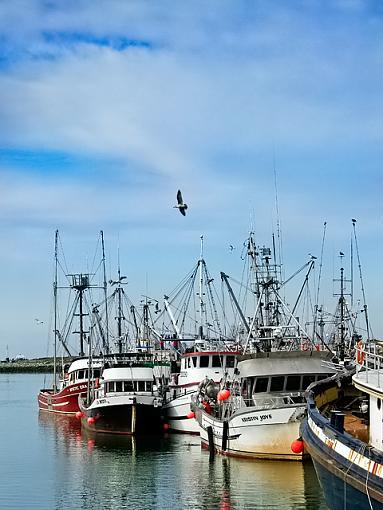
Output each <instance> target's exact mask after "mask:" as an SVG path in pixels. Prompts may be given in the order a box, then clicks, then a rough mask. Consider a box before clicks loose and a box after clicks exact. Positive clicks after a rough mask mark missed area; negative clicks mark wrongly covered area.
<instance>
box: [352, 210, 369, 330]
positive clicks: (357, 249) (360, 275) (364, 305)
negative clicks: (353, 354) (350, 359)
mask: <svg viewBox="0 0 383 510" xmlns="http://www.w3.org/2000/svg"><path fill="white" fill-rule="evenodd" d="M351 221H352V227H353V231H354V239H355V248H356V256H357V259H358V267H359V277H360V285H361V287H362V296H363V310H364V316H365V319H366V328H367V339H368V340H369V339H370V333H371V332H370V323H369V320H368V313H367V302H366V294H365V292H364V285H363V278H362V266H361V264H360V258H359V248H358V240H357V238H356V230H355V224H356V220H354V219H352V220H351Z"/></svg>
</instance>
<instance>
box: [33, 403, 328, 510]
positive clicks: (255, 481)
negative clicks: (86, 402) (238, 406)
mask: <svg viewBox="0 0 383 510" xmlns="http://www.w3.org/2000/svg"><path fill="white" fill-rule="evenodd" d="M39 424H40V427H41V429H42V431H43V432H44V434H45V435H46V436H47V437H49V434H51V439H52V449H53V450H54V463H55V471H54V472H55V476H54V479H53V490H54V498H53V499H54V501H55V502H56V507H55V508H57V509H58V508H80V509H89V508H92V509H93V508H121V509H124V508H129V509H163V508H167V507H169V508H172V509H174V510H176V509H186V508H187V509H192V510H193V509H195V510H201V509H206V510H210V509H219V510H224V509H225V510H229V509H230V510H235V509H238V510H240V509H273V508H275V509H277V508H278V509H280V508H284V509H312V510H322V509H325V508H326V506H325V504H324V500H323V496H322V494H321V491H320V488H319V484H318V482H317V480H316V476H315V472H314V470H313V467H312V465H311V463H306V464H304V465H302V464H300V463H295V462H278V461H264V460H263V461H249V460H241V459H233V458H226V457H222V456H216V457H215V458H214V459H213V460H211V459H210V457H209V453H208V452H207V451H205V450H201V447H200V442H199V438H198V437H194V436H192V437H189V436H182V435H181V436H180V435H175V434H164V435H163V436H140V437H137V438H134V437H126V436H122V437H120V436H109V435H101V434H97V435H94V434H91V433H89V432H85V431H81V428H80V424H79V422H78V421H77V420H75V419H73V420H72V419H69V420H68V418H67V417H60V416H52V415H48V414H47V413H41V414H40V416H39Z"/></svg>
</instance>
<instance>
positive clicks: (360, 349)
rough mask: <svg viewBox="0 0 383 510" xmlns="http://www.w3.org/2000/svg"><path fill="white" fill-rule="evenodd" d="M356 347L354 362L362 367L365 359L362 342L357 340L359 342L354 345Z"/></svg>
mask: <svg viewBox="0 0 383 510" xmlns="http://www.w3.org/2000/svg"><path fill="white" fill-rule="evenodd" d="M356 347H357V351H356V361H357V362H358V363H359V365H363V362H364V358H365V357H366V353H365V351H364V342H362V340H359V342H358V343H357V344H356Z"/></svg>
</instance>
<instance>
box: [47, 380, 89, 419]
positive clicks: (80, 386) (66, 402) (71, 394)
mask: <svg viewBox="0 0 383 510" xmlns="http://www.w3.org/2000/svg"><path fill="white" fill-rule="evenodd" d="M86 391H87V384H86V383H77V384H72V385H70V386H67V387H66V388H64V389H63V390H61V391H59V392H57V393H53V390H47V389H44V390H40V393H39V395H38V397H37V399H38V403H39V409H41V410H42V411H49V412H51V413H59V414H75V413H77V411H79V410H80V408H79V406H78V397H79V395H81V396H82V397H85V396H86Z"/></svg>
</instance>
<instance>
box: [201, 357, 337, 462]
mask: <svg viewBox="0 0 383 510" xmlns="http://www.w3.org/2000/svg"><path fill="white" fill-rule="evenodd" d="M244 358H246V357H244ZM331 358H332V355H331V353H326V352H323V351H275V352H259V353H254V354H252V355H248V356H247V359H243V361H239V363H238V371H239V376H238V378H237V379H236V381H235V383H232V384H230V385H227V389H226V394H225V390H224V389H222V386H218V385H214V384H213V383H212V381H206V383H205V385H202V386H201V387H200V389H199V392H198V393H197V395H196V396H195V398H194V403H193V405H192V411H193V412H194V413H195V419H196V421H197V422H198V424H199V426H200V435H201V442H202V445H203V446H205V447H209V448H214V449H215V450H216V451H218V452H220V453H223V454H226V455H232V456H239V457H253V458H268V459H281V460H282V459H288V460H301V459H302V456H303V453H304V452H303V449H301V450H300V451H297V452H293V451H292V450H291V445H292V443H293V442H294V441H295V440H296V439H297V438H298V437H299V426H300V423H301V421H302V419H303V417H304V415H305V409H306V406H305V400H304V391H305V390H306V388H307V387H308V385H309V384H310V383H312V382H314V381H318V380H321V379H324V378H326V377H328V375H329V374H333V373H334V372H335V370H334V368H332V367H331V366H330V365H329V361H330V360H331Z"/></svg>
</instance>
